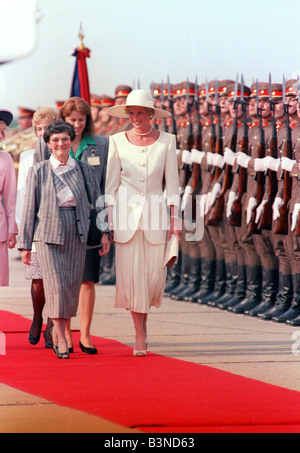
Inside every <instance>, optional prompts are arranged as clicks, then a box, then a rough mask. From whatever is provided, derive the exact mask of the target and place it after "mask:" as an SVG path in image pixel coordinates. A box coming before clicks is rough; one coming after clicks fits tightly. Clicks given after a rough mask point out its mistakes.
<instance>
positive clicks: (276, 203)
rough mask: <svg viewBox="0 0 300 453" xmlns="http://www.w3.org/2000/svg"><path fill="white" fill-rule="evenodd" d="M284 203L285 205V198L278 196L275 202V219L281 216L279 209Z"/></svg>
mask: <svg viewBox="0 0 300 453" xmlns="http://www.w3.org/2000/svg"><path fill="white" fill-rule="evenodd" d="M282 205H283V199H282V198H279V197H276V198H275V201H274V203H273V220H274V221H275V220H277V219H279V217H280V212H279V209H280V208H281V206H282Z"/></svg>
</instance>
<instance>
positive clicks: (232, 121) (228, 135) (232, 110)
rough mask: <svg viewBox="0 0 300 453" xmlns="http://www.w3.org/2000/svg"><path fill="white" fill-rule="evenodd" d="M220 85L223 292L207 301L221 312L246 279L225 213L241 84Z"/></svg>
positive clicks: (239, 128) (240, 293) (237, 297)
mask: <svg viewBox="0 0 300 453" xmlns="http://www.w3.org/2000/svg"><path fill="white" fill-rule="evenodd" d="M225 82H226V81H225ZM222 85H223V86H221V97H220V107H221V109H222V110H223V112H224V114H225V121H224V138H223V145H224V161H223V160H219V162H220V163H221V165H222V166H223V167H224V164H225V170H224V171H223V172H222V174H221V176H220V178H219V180H218V183H219V184H220V196H223V197H224V211H223V219H222V224H223V228H222V229H221V232H220V237H221V240H222V245H223V248H224V255H225V267H226V291H225V294H224V296H223V297H221V299H219V300H218V299H217V300H215V301H213V302H209V305H213V306H218V307H219V308H222V309H224V308H226V306H227V304H228V303H229V304H232V302H233V301H235V302H236V303H238V302H240V301H242V300H243V299H244V297H245V295H246V286H247V279H246V262H245V251H244V248H243V247H242V244H241V240H239V234H238V233H239V231H237V229H236V228H235V227H231V226H229V222H228V214H227V208H228V199H229V198H230V196H229V195H230V193H229V192H230V188H231V185H232V179H233V175H234V170H236V165H235V163H236V157H237V153H236V151H238V150H239V146H240V142H241V140H242V138H243V117H244V112H243V109H242V105H241V103H240V99H241V89H242V87H241V85H240V84H237V85H236V84H235V83H234V82H231V81H229V83H228V85H227V86H226V85H224V82H223V83H222ZM243 90H244V99H247V98H248V97H249V95H250V89H249V88H248V87H247V86H244V87H243ZM225 94H226V96H225ZM246 112H247V110H246ZM246 115H247V113H246ZM235 137H236V138H235ZM234 138H235V140H236V144H235V146H236V149H234V150H233V149H232V148H233V147H234V142H235V140H234ZM224 233H225V234H224ZM228 239H229V240H228ZM229 247H230V248H229Z"/></svg>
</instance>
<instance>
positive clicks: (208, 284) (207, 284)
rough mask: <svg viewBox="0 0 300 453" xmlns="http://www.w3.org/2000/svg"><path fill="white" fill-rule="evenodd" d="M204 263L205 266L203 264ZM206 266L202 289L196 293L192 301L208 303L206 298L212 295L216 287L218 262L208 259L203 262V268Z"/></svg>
mask: <svg viewBox="0 0 300 453" xmlns="http://www.w3.org/2000/svg"><path fill="white" fill-rule="evenodd" d="M203 264H204V266H203ZM203 267H204V272H203V273H202V284H201V291H200V292H199V294H198V295H196V294H195V295H194V297H193V300H192V302H197V303H198V304H200V305H202V304H206V302H205V300H206V298H207V297H208V296H209V295H211V294H212V293H213V291H214V287H215V276H216V262H215V261H206V260H204V261H203V262H202V269H203Z"/></svg>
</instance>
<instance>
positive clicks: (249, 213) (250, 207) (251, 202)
mask: <svg viewBox="0 0 300 453" xmlns="http://www.w3.org/2000/svg"><path fill="white" fill-rule="evenodd" d="M256 206H257V201H256V198H253V197H251V198H250V200H249V203H248V207H247V225H249V223H250V222H251V217H252V210H253V209H254V208H255V207H256Z"/></svg>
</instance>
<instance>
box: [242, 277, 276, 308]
mask: <svg viewBox="0 0 300 453" xmlns="http://www.w3.org/2000/svg"><path fill="white" fill-rule="evenodd" d="M278 281H279V272H278V270H277V269H272V270H264V269H263V288H262V301H261V303H260V304H259V305H257V306H256V307H254V308H253V309H252V310H246V311H245V312H244V314H245V315H248V316H257V315H259V314H261V313H265V312H266V311H268V310H270V309H271V308H273V307H274V305H275V303H276V297H277V294H278V290H279V285H278Z"/></svg>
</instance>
